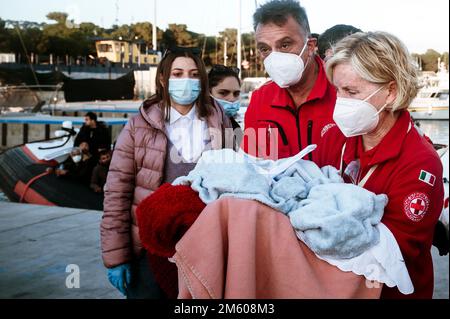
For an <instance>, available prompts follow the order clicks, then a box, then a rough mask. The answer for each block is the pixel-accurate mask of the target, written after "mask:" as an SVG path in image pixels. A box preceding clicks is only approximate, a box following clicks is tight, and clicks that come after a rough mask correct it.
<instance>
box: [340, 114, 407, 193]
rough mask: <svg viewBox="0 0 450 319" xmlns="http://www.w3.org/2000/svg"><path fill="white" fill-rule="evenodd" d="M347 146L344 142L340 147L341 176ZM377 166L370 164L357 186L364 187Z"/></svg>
mask: <svg viewBox="0 0 450 319" xmlns="http://www.w3.org/2000/svg"><path fill="white" fill-rule="evenodd" d="M412 127H413V126H412V123H409V126H408V131H407V133H406V134H409V132H410V131H411V129H412ZM346 147H347V143H345V144H344V146H343V147H342V153H341V162H340V168H339V172H340V173H341V176H342V177H343V175H344V153H345V149H346ZM377 168H378V165H374V166H372V167H371V168H370V169H369V171H368V172H367V174H366V175H365V176H364V177H363V179H361V180H360V181H359V182H358V184H357V185H358V186H360V187H364V185H366V183H367V181H368V180H369V178H370V177H371V176H372V175H373V173H374V172H375V170H376V169H377Z"/></svg>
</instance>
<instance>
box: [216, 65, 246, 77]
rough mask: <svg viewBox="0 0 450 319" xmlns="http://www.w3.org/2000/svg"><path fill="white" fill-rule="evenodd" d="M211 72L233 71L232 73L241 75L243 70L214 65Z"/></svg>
mask: <svg viewBox="0 0 450 319" xmlns="http://www.w3.org/2000/svg"><path fill="white" fill-rule="evenodd" d="M211 71H212V72H229V71H231V72H234V73H236V75H239V73H241V70H240V69H239V68H237V67H234V66H225V65H222V64H215V65H213V67H212V69H211Z"/></svg>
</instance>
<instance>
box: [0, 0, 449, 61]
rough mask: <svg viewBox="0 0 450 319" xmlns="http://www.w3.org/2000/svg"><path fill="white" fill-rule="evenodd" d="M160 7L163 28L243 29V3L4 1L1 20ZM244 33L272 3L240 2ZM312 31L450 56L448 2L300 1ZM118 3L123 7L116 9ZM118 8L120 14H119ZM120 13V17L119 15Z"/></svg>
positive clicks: (96, 17) (142, 13)
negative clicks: (345, 30) (374, 36)
mask: <svg viewBox="0 0 450 319" xmlns="http://www.w3.org/2000/svg"><path fill="white" fill-rule="evenodd" d="M155 1H156V3H157V21H156V24H157V26H158V27H159V28H161V29H165V28H166V27H167V26H168V24H169V23H184V24H187V25H188V28H189V30H191V31H194V32H198V33H203V34H207V35H211V36H212V35H217V34H218V32H219V31H221V30H223V29H225V28H237V27H238V25H239V14H238V13H239V0H38V1H36V0H13V1H11V0H0V18H2V19H4V20H7V19H10V20H28V21H35V22H49V21H48V20H47V19H46V17H45V16H46V14H47V13H48V12H50V11H63V12H67V13H68V14H69V18H71V19H74V20H75V22H76V23H79V22H93V23H95V24H97V25H100V26H102V27H110V26H111V25H112V24H114V23H115V21H116V18H117V19H118V22H119V24H130V23H136V22H143V21H150V22H152V21H153V19H154V3H155ZM240 1H241V3H242V4H241V5H242V20H241V21H242V22H241V25H242V27H241V30H242V32H250V31H252V30H253V27H252V15H253V12H254V11H255V4H256V3H257V4H258V5H260V4H263V3H265V2H266V1H267V0H240ZM300 3H301V5H302V6H303V7H304V8H305V9H306V12H307V14H308V18H309V23H310V27H311V31H312V32H315V33H321V32H323V31H325V30H326V29H328V28H330V27H332V26H333V25H336V24H350V25H353V26H355V27H358V28H360V29H362V30H363V31H387V32H390V33H393V34H394V35H396V36H397V37H399V38H400V39H401V40H402V41H403V42H404V43H405V44H406V46H407V47H408V48H409V50H410V51H411V52H415V53H424V52H425V51H426V50H427V49H429V48H433V49H435V50H437V51H438V52H441V53H442V52H444V51H447V52H448V51H449V1H448V0H300ZM116 4H117V6H116ZM117 7H118V10H117ZM117 12H118V14H117Z"/></svg>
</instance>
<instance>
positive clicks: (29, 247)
mask: <svg viewBox="0 0 450 319" xmlns="http://www.w3.org/2000/svg"><path fill="white" fill-rule="evenodd" d="M101 215H102V213H101V212H98V211H88V210H79V209H71V208H61V207H47V206H36V205H26V204H15V203H6V202H0V298H44V299H47V298H51V299H67V298H70V299H73V298H74V299H84V298H89V299H91V298H93V299H95V298H102V299H105V298H107V299H116V298H123V297H122V295H121V294H120V293H119V292H117V290H116V289H115V288H114V287H113V286H111V284H110V283H109V281H108V279H107V276H106V269H105V268H104V267H103V264H102V261H101V257H100V231H99V223H100V220H101ZM69 265H72V266H69ZM68 266H69V267H68ZM76 267H78V269H79V273H80V276H79V284H80V288H76V287H74V286H76V280H75V279H76V278H73V277H68V276H71V275H72V276H73V275H76V273H75V271H74V269H76ZM66 270H67V271H69V272H66ZM67 278H69V280H68V283H69V285H68V286H69V287H74V288H68V287H67V285H66V280H67Z"/></svg>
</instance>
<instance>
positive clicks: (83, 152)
mask: <svg viewBox="0 0 450 319" xmlns="http://www.w3.org/2000/svg"><path fill="white" fill-rule="evenodd" d="M94 166H95V160H94V158H93V156H92V154H91V153H90V152H89V144H88V143H87V142H81V144H80V146H79V147H74V148H73V150H72V151H71V152H70V157H69V158H68V159H67V160H66V161H65V162H64V163H62V165H61V166H60V167H58V168H57V169H56V170H55V174H56V175H57V176H62V177H64V178H68V179H71V180H73V181H76V182H79V183H81V184H83V185H87V186H88V185H89V183H90V180H91V175H92V170H93V169H94Z"/></svg>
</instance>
